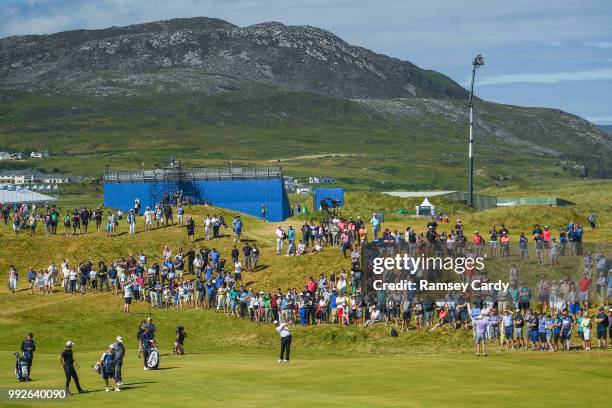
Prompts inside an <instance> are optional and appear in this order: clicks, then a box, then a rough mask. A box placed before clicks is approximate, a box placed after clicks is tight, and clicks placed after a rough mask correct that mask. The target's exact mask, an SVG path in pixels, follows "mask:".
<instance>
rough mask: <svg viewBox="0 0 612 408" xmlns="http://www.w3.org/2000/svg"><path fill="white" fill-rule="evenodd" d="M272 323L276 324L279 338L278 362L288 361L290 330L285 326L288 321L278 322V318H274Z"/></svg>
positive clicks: (287, 324)
mask: <svg viewBox="0 0 612 408" xmlns="http://www.w3.org/2000/svg"><path fill="white" fill-rule="evenodd" d="M274 325H275V326H276V331H277V332H278V335H279V336H280V339H281V349H280V358H279V359H278V362H279V363H288V362H289V354H290V353H291V332H290V331H289V329H288V328H287V326H289V323H279V321H278V320H275V321H274Z"/></svg>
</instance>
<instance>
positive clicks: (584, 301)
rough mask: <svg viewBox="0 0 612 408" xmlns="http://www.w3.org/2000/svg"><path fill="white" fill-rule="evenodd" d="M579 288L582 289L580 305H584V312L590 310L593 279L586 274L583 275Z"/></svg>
mask: <svg viewBox="0 0 612 408" xmlns="http://www.w3.org/2000/svg"><path fill="white" fill-rule="evenodd" d="M578 288H579V289H580V304H581V305H582V310H589V290H590V289H591V279H590V278H589V277H588V276H587V275H586V274H583V275H582V278H580V281H578Z"/></svg>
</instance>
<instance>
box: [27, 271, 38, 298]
mask: <svg viewBox="0 0 612 408" xmlns="http://www.w3.org/2000/svg"><path fill="white" fill-rule="evenodd" d="M28 283H29V284H30V291H31V292H32V293H34V288H35V287H36V272H35V271H34V269H33V268H32V267H31V266H30V268H29V269H28Z"/></svg>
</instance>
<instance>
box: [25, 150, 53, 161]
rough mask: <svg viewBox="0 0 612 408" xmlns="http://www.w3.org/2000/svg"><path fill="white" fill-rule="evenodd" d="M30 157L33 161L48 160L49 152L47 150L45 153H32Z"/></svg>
mask: <svg viewBox="0 0 612 408" xmlns="http://www.w3.org/2000/svg"><path fill="white" fill-rule="evenodd" d="M30 157H31V158H32V159H43V158H44V159H47V158H49V152H48V151H47V150H45V151H44V152H32V153H30Z"/></svg>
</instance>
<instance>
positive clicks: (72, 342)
mask: <svg viewBox="0 0 612 408" xmlns="http://www.w3.org/2000/svg"><path fill="white" fill-rule="evenodd" d="M72 346H74V341H72V340H68V341H67V342H66V347H72Z"/></svg>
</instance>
